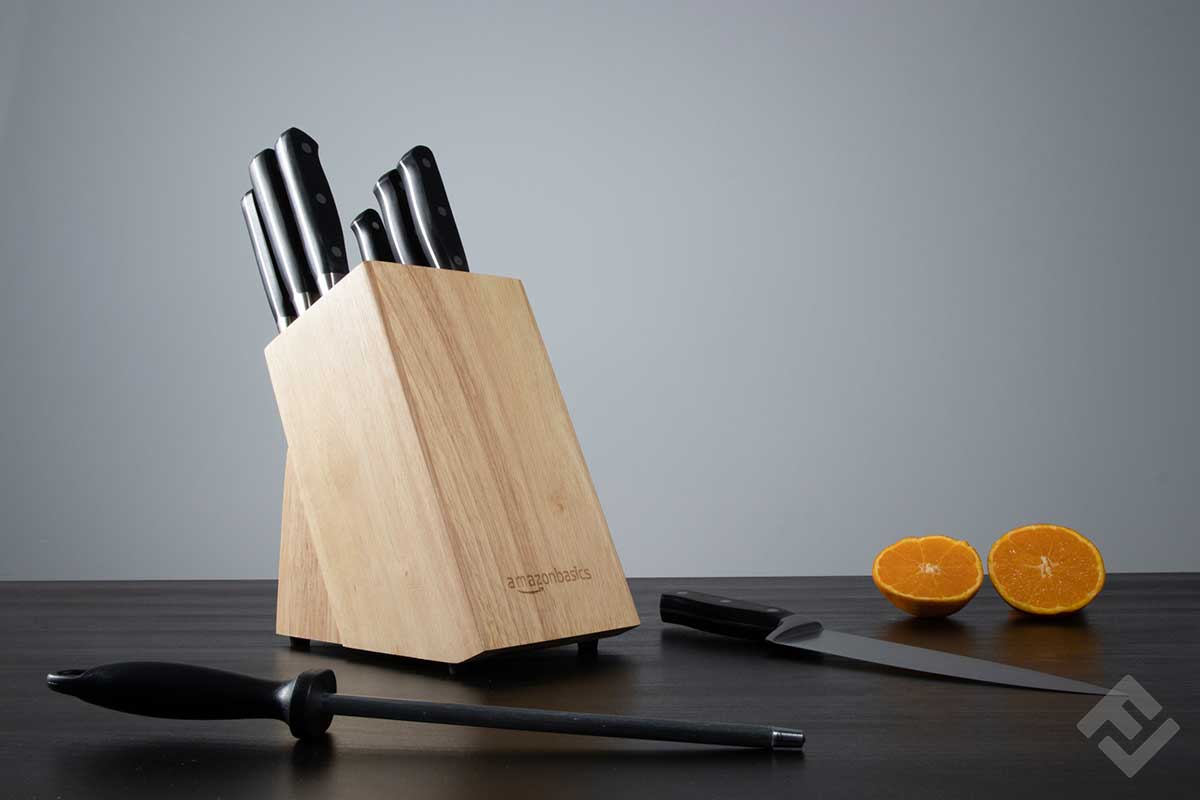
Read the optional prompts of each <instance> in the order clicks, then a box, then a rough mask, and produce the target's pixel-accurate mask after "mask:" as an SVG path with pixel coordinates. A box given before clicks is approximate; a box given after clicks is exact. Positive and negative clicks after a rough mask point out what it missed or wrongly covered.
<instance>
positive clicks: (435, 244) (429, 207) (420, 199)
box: [397, 145, 468, 272]
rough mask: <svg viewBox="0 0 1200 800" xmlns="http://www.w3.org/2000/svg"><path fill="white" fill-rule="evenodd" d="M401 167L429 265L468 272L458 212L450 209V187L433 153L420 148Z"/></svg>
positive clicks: (410, 154) (402, 160) (410, 153)
mask: <svg viewBox="0 0 1200 800" xmlns="http://www.w3.org/2000/svg"><path fill="white" fill-rule="evenodd" d="M397 166H398V168H399V170H400V172H401V174H402V175H403V178H404V191H405V193H406V194H407V196H408V207H409V208H410V209H411V210H412V218H413V222H414V223H415V224H416V228H417V236H418V237H419V238H420V240H421V246H422V247H423V248H424V250H425V254H426V255H427V256H429V263H430V264H431V265H432V266H435V267H438V268H439V269H456V270H460V271H462V272H467V271H468V269H467V254H466V251H465V250H464V249H463V243H462V238H461V237H460V236H459V234H458V226H457V225H455V224H454V212H453V211H451V210H450V199H449V198H448V197H447V196H446V185H445V183H444V182H443V181H442V175H441V173H440V172H439V171H438V166H437V161H436V160H435V159H434V157H433V151H432V150H430V149H429V148H428V147H426V146H425V145H417V146H416V147H414V148H413V149H412V150H409V151H408V152H407V153H405V154H404V155H403V156H401V158H400V163H399V164H398V165H397Z"/></svg>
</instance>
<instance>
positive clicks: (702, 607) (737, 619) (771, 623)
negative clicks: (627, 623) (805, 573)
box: [658, 590, 820, 639]
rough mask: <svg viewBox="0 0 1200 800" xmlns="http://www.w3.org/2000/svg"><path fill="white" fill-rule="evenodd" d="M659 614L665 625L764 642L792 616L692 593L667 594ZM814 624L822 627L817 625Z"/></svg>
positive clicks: (780, 610) (783, 611)
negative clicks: (780, 624) (671, 623)
mask: <svg viewBox="0 0 1200 800" xmlns="http://www.w3.org/2000/svg"><path fill="white" fill-rule="evenodd" d="M658 611H659V615H660V616H661V617H662V621H663V622H673V623H675V624H677V625H686V626H688V627H689V628H696V629H697V630H702V631H708V632H709V633H719V634H721V635H723V636H736V637H737V638H739V639H765V638H767V635H768V634H769V633H771V631H773V630H775V628H777V627H779V623H781V622H783V620H784V619H785V618H786V617H790V616H792V612H791V611H788V610H787V609H786V608H779V607H778V606H764V605H760V604H758V603H751V602H750V601H748V600H735V599H733V598H732V597H721V596H719V595H715V594H705V593H704V592H694V591H691V590H675V591H671V592H666V593H664V594H663V596H662V598H661V599H660V600H659V602H658ZM811 624H812V625H815V626H817V627H818V628H819V626H820V623H817V622H813V623H811Z"/></svg>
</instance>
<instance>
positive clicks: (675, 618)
mask: <svg viewBox="0 0 1200 800" xmlns="http://www.w3.org/2000/svg"><path fill="white" fill-rule="evenodd" d="M659 614H660V615H661V616H662V621H663V622H674V623H676V624H679V625H686V626H688V627H689V628H697V629H698V630H702V631H708V632H709V633H720V634H723V635H725V636H736V637H738V638H739V639H760V640H764V641H766V642H768V643H770V644H772V645H774V646H777V647H786V648H791V649H794V650H807V651H809V652H813V653H826V654H829V655H834V656H841V657H842V658H849V659H853V660H855V661H866V662H869V663H872V664H881V665H883V666H888V667H898V668H900V669H907V670H913V671H915V672H928V673H932V674H934V675H944V676H948V677H952V678H963V679H966V680H969V681H979V682H981V683H998V684H1004V685H1007V686H1021V687H1025V688H1028V689H1045V690H1048V691H1053V692H1072V693H1075V694H1108V691H1109V690H1108V689H1105V688H1104V687H1102V686H1093V685H1092V684H1090V683H1083V682H1081V681H1073V680H1070V679H1069V678H1062V677H1059V676H1058V675H1050V674H1048V673H1045V672H1036V671H1034V670H1031V669H1023V668H1021V667H1012V666H1009V665H1008V664H998V663H996V662H995V661H984V660H983V659H981V658H970V657H968V656H960V655H955V654H953V653H946V652H942V651H940V650H927V649H925V648H923V647H912V646H910V645H906V644H896V643H894V642H884V641H880V640H879V639H870V638H868V637H866V636H855V635H853V634H850V633H839V632H837V631H831V630H829V629H827V628H825V627H824V626H822V625H821V623H820V622H817V621H816V620H814V619H809V618H807V617H804V616H802V615H800V614H793V613H792V612H791V611H788V610H787V609H785V608H780V607H778V606H764V605H759V604H758V603H751V602H749V601H746V600H734V599H733V598H730V597H719V596H717V595H712V594H704V593H703V592H694V591H673V592H667V593H665V594H663V596H662V598H661V599H660V600H659Z"/></svg>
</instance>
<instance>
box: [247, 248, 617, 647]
mask: <svg viewBox="0 0 1200 800" xmlns="http://www.w3.org/2000/svg"><path fill="white" fill-rule="evenodd" d="M266 357H267V367H268V369H269V370H270V374H271V383H272V385H273V386H274V389H275V399H276V401H277V402H278V405H279V414H280V417H282V419H283V428H284V432H285V434H286V435H287V441H288V454H287V465H286V468H285V473H284V492H283V524H282V530H281V537H280V539H281V540H280V553H279V596H278V607H277V613H276V630H277V632H278V633H280V634H283V635H286V636H292V637H297V638H301V639H315V640H319V641H324V642H336V643H340V644H342V645H345V646H346V647H353V648H357V649H361V650H371V651H375V652H379V653H391V654H394V655H399V656H407V657H412V658H420V659H428V660H432V661H441V662H446V663H451V664H455V663H461V662H463V661H467V660H469V659H472V658H475V657H478V656H481V655H484V654H489V653H495V652H498V651H502V650H508V649H511V648H518V647H526V646H531V645H552V644H562V643H566V642H571V641H580V642H583V641H589V640H594V639H596V638H599V637H602V636H611V635H613V634H617V633H621V632H622V631H625V630H628V629H630V628H632V627H634V626H636V625H637V624H638V622H639V620H638V616H637V612H636V611H635V610H634V606H633V600H632V598H631V596H630V594H629V587H628V584H627V582H626V579H625V575H624V573H623V572H622V570H621V563H620V560H619V559H618V558H617V553H616V551H615V550H614V548H613V544H612V538H611V536H610V534H609V531H608V524H607V522H606V521H605V519H604V512H603V511H602V510H601V508H600V502H599V500H598V499H597V497H596V492H595V490H594V488H593V487H592V481H591V476H590V475H589V474H588V469H587V465H586V464H585V463H584V460H583V452H582V451H581V450H580V447H579V442H578V440H577V439H576V437H575V430H574V428H573V426H572V425H571V419H570V417H569V416H568V414H567V408H566V404H565V403H564V402H563V398H562V394H561V393H560V391H559V388H558V382H557V380H556V379H555V377H554V371H553V369H552V368H551V366H550V359H549V357H548V356H547V354H546V349H545V346H544V345H543V343H542V339H541V334H540V333H539V332H538V328H537V323H536V322H535V321H534V318H533V312H532V311H531V310H530V307H529V302H528V300H527V299H526V297H525V290H524V287H523V286H522V285H521V282H520V281H518V280H513V279H510V278H500V277H494V276H490V275H479V274H474V273H466V272H454V271H450V270H438V269H429V268H427V267H411V266H404V265H400V264H388V263H381V262H366V263H364V264H362V265H360V266H359V267H357V268H356V269H354V270H353V271H351V273H350V274H349V275H348V276H347V277H346V278H344V279H343V280H342V281H341V282H340V283H338V285H337V286H336V287H335V288H334V289H333V291H331V292H330V293H329V294H328V295H326V296H325V297H323V298H321V300H320V301H318V302H317V303H316V304H315V305H314V306H313V307H312V308H311V309H309V310H307V311H305V312H304V314H303V316H301V317H300V318H299V319H298V320H297V321H296V322H294V323H293V324H292V325H291V326H290V327H288V328H287V329H286V330H285V331H284V332H283V333H281V334H280V335H279V336H278V337H276V338H275V340H274V341H272V342H271V343H270V344H269V345H268V346H267V348H266Z"/></svg>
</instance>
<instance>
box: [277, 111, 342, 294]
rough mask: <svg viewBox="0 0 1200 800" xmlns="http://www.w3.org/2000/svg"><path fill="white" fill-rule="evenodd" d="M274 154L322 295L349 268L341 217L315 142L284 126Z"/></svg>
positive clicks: (310, 267)
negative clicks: (285, 128) (284, 129)
mask: <svg viewBox="0 0 1200 800" xmlns="http://www.w3.org/2000/svg"><path fill="white" fill-rule="evenodd" d="M275 154H276V156H278V158H279V169H280V171H281V172H282V173H283V182H284V184H285V185H286V186H287V194H288V199H289V200H290V201H291V205H292V213H293V214H295V216H296V227H297V228H298V229H299V231H300V240H301V241H302V242H303V243H304V253H305V255H306V256H307V257H308V266H309V269H310V270H311V271H312V273H313V278H314V279H315V280H316V282H317V287H318V288H319V289H320V291H321V294H322V295H324V294H326V293H327V292H328V291H329V290H330V289H332V288H333V286H334V284H336V283H337V282H338V281H340V280H341V279H342V278H344V277H346V273H347V272H349V271H350V268H349V267H348V266H347V265H346V241H345V238H344V237H343V236H342V220H341V218H340V217H338V211H337V205H336V204H335V203H334V202H333V191H332V190H331V189H330V188H329V179H328V178H327V177H325V170H324V169H322V167H321V159H320V157H319V156H318V155H317V142H316V140H315V139H313V138H312V137H311V136H309V135H308V134H307V133H305V132H304V131H302V130H300V129H299V128H288V129H287V130H286V131H284V132H283V133H281V134H280V135H279V139H278V141H276V142H275Z"/></svg>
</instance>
